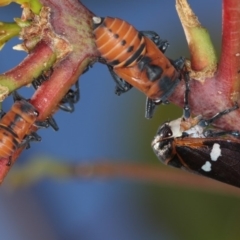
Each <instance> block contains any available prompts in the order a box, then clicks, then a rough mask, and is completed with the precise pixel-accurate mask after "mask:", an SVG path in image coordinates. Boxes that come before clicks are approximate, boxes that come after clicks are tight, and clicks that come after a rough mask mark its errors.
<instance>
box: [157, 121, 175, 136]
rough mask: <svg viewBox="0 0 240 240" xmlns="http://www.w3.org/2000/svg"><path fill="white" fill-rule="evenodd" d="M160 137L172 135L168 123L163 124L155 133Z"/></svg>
mask: <svg viewBox="0 0 240 240" xmlns="http://www.w3.org/2000/svg"><path fill="white" fill-rule="evenodd" d="M157 134H158V135H159V136H160V137H161V138H169V137H171V136H172V135H173V133H172V130H171V128H170V127H169V125H168V124H164V125H163V126H162V127H161V128H160V129H159V130H158V133H157Z"/></svg>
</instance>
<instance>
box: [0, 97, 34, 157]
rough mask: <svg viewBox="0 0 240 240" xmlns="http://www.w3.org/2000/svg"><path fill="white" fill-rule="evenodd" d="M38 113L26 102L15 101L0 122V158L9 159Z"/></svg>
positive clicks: (27, 132) (28, 131)
mask: <svg viewBox="0 0 240 240" xmlns="http://www.w3.org/2000/svg"><path fill="white" fill-rule="evenodd" d="M37 116H38V112H37V111H36V109H35V108H34V107H33V105H31V104H30V103H29V102H27V101H26V100H20V101H16V102H15V103H14V104H13V106H12V108H11V109H10V111H9V112H7V113H6V114H5V115H4V116H3V117H2V119H1V120H0V157H1V158H7V157H11V156H12V155H13V153H14V151H15V150H16V149H17V148H18V146H19V144H20V143H21V142H22V140H23V139H24V137H25V136H26V135H28V134H29V133H30V128H31V127H32V125H33V123H34V122H35V121H36V119H37Z"/></svg>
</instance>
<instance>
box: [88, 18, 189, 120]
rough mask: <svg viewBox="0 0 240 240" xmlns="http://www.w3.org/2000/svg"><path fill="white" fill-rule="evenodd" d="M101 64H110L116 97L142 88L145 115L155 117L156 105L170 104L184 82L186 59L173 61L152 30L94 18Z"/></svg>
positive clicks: (120, 21) (113, 20)
mask: <svg viewBox="0 0 240 240" xmlns="http://www.w3.org/2000/svg"><path fill="white" fill-rule="evenodd" d="M93 23H94V35H95V39H96V45H97V48H98V51H99V53H100V56H101V57H100V59H99V61H100V62H103V63H105V64H107V66H108V68H109V70H110V73H111V75H112V77H113V79H114V80H115V81H116V83H117V87H116V94H118V95H120V94H121V93H124V92H126V91H128V90H129V89H131V87H132V86H134V87H135V88H137V89H139V90H140V91H142V92H143V93H145V95H146V96H147V102H146V111H145V116H146V117H147V118H151V117H152V115H153V112H154V109H155V107H156V105H158V104H161V103H168V97H169V96H170V95H171V94H172V92H173V91H174V89H175V87H176V86H177V85H178V83H179V82H180V79H181V70H182V68H183V66H184V59H183V58H179V59H177V60H176V61H172V60H169V59H168V58H167V57H166V56H165V55H164V52H165V50H166V49H167V47H168V42H167V41H163V40H161V39H160V37H159V35H157V33H155V32H152V31H137V30H136V29H135V28H134V27H133V26H132V25H131V24H129V23H127V22H126V21H124V20H121V19H119V18H111V17H106V18H100V17H93Z"/></svg>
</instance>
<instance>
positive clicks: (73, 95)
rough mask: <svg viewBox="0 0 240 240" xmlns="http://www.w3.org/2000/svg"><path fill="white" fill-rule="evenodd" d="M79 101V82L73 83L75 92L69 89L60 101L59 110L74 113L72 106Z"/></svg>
mask: <svg viewBox="0 0 240 240" xmlns="http://www.w3.org/2000/svg"><path fill="white" fill-rule="evenodd" d="M79 99H80V90H79V82H78V81H77V82H76V83H75V90H72V89H70V90H69V91H68V92H67V94H66V95H65V97H64V98H63V99H62V101H61V102H60V103H59V105H58V106H59V108H60V109H62V110H63V111H66V112H73V111H74V104H75V103H77V102H78V101H79Z"/></svg>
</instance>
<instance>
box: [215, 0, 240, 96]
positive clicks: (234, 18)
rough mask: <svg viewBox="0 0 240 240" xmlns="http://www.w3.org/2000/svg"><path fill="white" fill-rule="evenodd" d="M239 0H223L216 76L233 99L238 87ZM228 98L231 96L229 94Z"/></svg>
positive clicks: (239, 86)
mask: <svg viewBox="0 0 240 240" xmlns="http://www.w3.org/2000/svg"><path fill="white" fill-rule="evenodd" d="M239 71H240V1H236V0H223V13H222V52H221V59H220V62H219V69H218V75H217V78H218V80H219V81H221V83H222V84H223V85H225V86H229V85H230V86H232V89H231V88H229V90H230V92H229V94H233V97H234V99H233V100H237V99H238V98H239V93H238V92H239V88H240V74H239ZM229 97H230V98H231V97H232V96H229Z"/></svg>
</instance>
